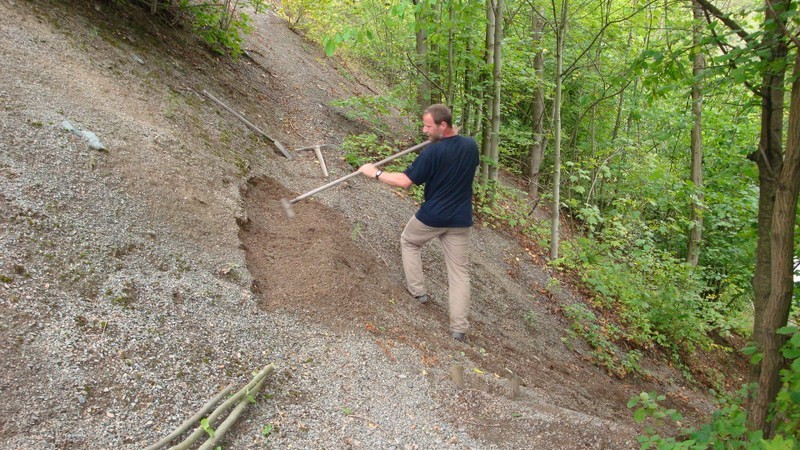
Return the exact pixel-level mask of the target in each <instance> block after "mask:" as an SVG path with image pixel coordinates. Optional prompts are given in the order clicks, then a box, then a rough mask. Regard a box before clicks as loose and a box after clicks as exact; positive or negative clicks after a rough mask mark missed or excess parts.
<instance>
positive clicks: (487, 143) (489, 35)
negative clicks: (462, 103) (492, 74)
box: [481, 0, 496, 185]
mask: <svg viewBox="0 0 800 450" xmlns="http://www.w3.org/2000/svg"><path fill="white" fill-rule="evenodd" d="M493 1H494V0H487V1H486V49H485V50H484V62H485V63H486V67H491V64H492V62H493V61H494V35H495V32H494V28H495V26H496V21H495V17H494V8H493ZM488 78H489V77H488V75H487V74H486V72H482V73H481V80H482V83H481V86H483V87H484V88H485V87H486V86H487V84H488V80H487V79H488ZM481 98H482V100H483V108H481V109H482V110H483V111H486V107H487V106H488V105H491V104H492V103H491V100H490V97H489V93H488V92H486V91H484V92H483V95H482V96H481ZM491 121H492V118H491V117H490V116H489V115H488V114H486V113H483V121H482V122H483V126H482V127H481V128H483V130H482V133H481V155H483V158H482V161H481V184H483V185H486V184H487V183H488V182H489V164H488V162H487V161H488V160H489V157H490V156H491V155H490V147H491V131H490V130H491V127H492V122H491Z"/></svg>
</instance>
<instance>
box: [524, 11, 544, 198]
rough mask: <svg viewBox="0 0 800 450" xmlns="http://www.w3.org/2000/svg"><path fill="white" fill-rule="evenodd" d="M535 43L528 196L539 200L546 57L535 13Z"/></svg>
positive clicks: (540, 25) (540, 24)
mask: <svg viewBox="0 0 800 450" xmlns="http://www.w3.org/2000/svg"><path fill="white" fill-rule="evenodd" d="M533 17H534V22H533V33H534V36H535V39H534V42H536V45H537V47H538V49H537V51H536V53H535V54H534V56H533V71H534V73H535V74H536V86H535V87H534V88H533V122H532V124H531V127H532V129H533V143H532V144H531V146H530V151H529V153H528V155H529V156H528V158H529V160H530V163H529V164H528V194H530V196H531V198H534V199H538V198H539V176H540V171H541V167H542V159H543V157H544V148H545V143H546V142H545V136H544V57H543V56H542V48H541V39H542V31H544V21H543V20H542V19H540V18H539V16H538V14H537V13H536V11H534V12H533Z"/></svg>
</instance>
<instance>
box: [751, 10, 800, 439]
mask: <svg viewBox="0 0 800 450" xmlns="http://www.w3.org/2000/svg"><path fill="white" fill-rule="evenodd" d="M788 3H789V2H788V0H780V1H776V2H773V3H772V8H773V9H774V11H776V12H778V14H780V13H781V12H783V11H786V8H787V7H788ZM767 6H768V7H767V12H766V16H765V22H773V23H774V20H775V17H774V15H773V14H772V12H771V11H770V8H769V5H767ZM763 48H768V49H770V50H771V52H770V54H769V56H768V57H767V58H765V60H764V61H763V62H764V63H766V65H767V68H766V69H764V76H763V82H762V86H761V88H762V98H761V138H760V140H759V144H758V147H759V148H758V149H757V150H756V151H755V152H753V153H752V154H750V155H749V158H751V159H753V160H755V162H756V164H757V165H758V183H759V197H758V242H757V244H756V266H755V274H754V276H753V291H754V293H755V300H754V303H753V308H754V318H753V340H754V342H755V345H756V348H757V350H758V351H759V352H762V353H763V354H764V359H763V360H762V362H761V364H756V365H754V366H753V367H752V369H751V371H750V382H751V383H764V381H767V385H769V384H771V383H770V382H769V381H768V380H769V377H777V376H778V374H777V373H773V372H772V369H773V367H772V366H771V364H773V358H774V356H773V355H770V356H769V359H768V355H767V354H766V352H767V351H772V347H773V346H774V344H775V342H773V341H774V339H773V337H772V335H773V334H774V329H772V331H771V332H770V327H772V326H774V324H771V323H767V322H768V318H767V308H768V305H769V304H770V298H772V290H773V289H774V288H775V286H773V285H772V282H773V280H772V276H773V271H774V270H775V268H773V267H772V263H773V254H772V251H773V249H772V232H773V219H774V217H775V215H774V213H775V199H776V192H777V177H778V175H779V174H780V173H781V166H782V164H783V148H782V140H783V101H784V89H783V85H784V78H785V75H786V68H785V67H786V66H785V64H782V60H783V59H785V58H786V55H787V42H786V39H785V37H784V35H783V33H782V32H781V31H780V30H779V29H777V26H775V25H774V24H773V25H771V26H769V25H765V35H764V39H763ZM794 131H795V133H797V132H798V131H800V130H797V129H795V130H794ZM793 139H794V138H793ZM772 320H774V318H772V317H771V318H769V321H772ZM765 360H766V363H765ZM765 364H767V365H766V366H765ZM764 370H767V372H766V373H762V372H763V371H764ZM771 392H772V391H771V389H770V388H769V386H761V387H759V390H758V391H757V392H756V393H755V395H754V397H753V398H752V399H751V401H750V402H749V403H748V405H747V423H748V426H749V427H750V428H751V429H753V430H759V429H760V430H765V428H766V423H767V422H766V420H767V415H768V412H769V404H770V403H771V402H772V401H773V400H774V396H773V397H770V393H771Z"/></svg>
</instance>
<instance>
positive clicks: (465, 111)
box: [460, 38, 473, 136]
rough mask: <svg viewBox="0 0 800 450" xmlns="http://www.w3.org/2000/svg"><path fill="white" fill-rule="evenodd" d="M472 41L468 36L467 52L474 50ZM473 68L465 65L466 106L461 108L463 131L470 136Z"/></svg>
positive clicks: (464, 97)
mask: <svg viewBox="0 0 800 450" xmlns="http://www.w3.org/2000/svg"><path fill="white" fill-rule="evenodd" d="M471 43H472V41H471V40H470V39H469V38H467V43H466V50H465V52H466V53H467V54H469V53H470V51H471V50H472V45H471ZM472 74H473V69H472V68H471V67H469V65H465V67H464V96H463V97H462V98H463V100H464V106H463V108H462V109H461V130H460V131H461V133H463V134H465V135H467V136H469V135H471V134H472V131H473V130H472V127H471V126H470V120H472V107H473V101H472V97H473V95H472V78H473V76H472Z"/></svg>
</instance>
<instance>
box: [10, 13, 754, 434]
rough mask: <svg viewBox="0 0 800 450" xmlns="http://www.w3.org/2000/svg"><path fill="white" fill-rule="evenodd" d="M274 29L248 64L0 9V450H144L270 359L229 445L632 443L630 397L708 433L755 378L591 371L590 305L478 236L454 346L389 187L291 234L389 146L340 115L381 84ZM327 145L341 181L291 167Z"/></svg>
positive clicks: (104, 26)
mask: <svg viewBox="0 0 800 450" xmlns="http://www.w3.org/2000/svg"><path fill="white" fill-rule="evenodd" d="M254 20H255V28H256V29H255V32H254V33H253V34H252V35H249V36H248V37H247V42H246V45H245V48H246V49H247V50H248V53H249V55H250V56H249V57H243V58H241V59H239V60H238V61H231V60H230V59H229V58H226V57H219V56H217V55H215V54H213V53H211V52H209V51H208V50H207V49H206V48H205V47H204V46H203V45H202V44H201V43H199V42H198V41H197V39H196V38H195V37H193V36H192V35H191V34H190V33H188V32H187V31H185V30H182V29H181V28H179V27H171V26H168V25H165V21H162V20H159V19H156V18H154V17H151V16H147V15H146V14H145V12H144V11H139V10H136V9H130V8H125V7H120V6H118V5H116V4H115V2H104V1H87V2H66V1H64V2H61V1H47V0H30V1H23V0H0V133H2V139H0V276H2V278H0V280H2V281H0V316H1V317H2V323H0V350H1V351H2V355H3V357H2V358H1V359H0V394H2V397H3V402H0V448H4V449H5V448H7V449H34V448H36V449H46V448H69V449H76V448H87V449H98V448H115V449H121V448H130V449H134V448H142V447H144V446H146V444H150V443H152V442H155V441H156V440H158V439H159V438H160V437H162V436H164V435H166V434H167V433H169V431H171V430H172V429H174V428H175V427H176V426H177V425H178V424H179V423H180V422H181V421H183V420H184V419H185V418H187V417H189V416H191V415H192V414H193V413H194V411H196V410H197V409H198V408H199V407H200V405H202V404H203V403H205V401H206V400H208V399H209V398H211V397H212V396H213V395H214V394H215V393H216V392H217V391H219V390H220V389H221V388H222V387H224V386H226V385H228V384H231V383H235V384H237V385H242V384H244V383H245V382H246V381H247V380H248V379H249V378H250V376H251V373H252V372H253V371H255V370H258V369H259V368H261V367H263V366H265V365H267V364H269V363H274V364H275V367H276V370H275V374H274V375H272V376H271V377H270V379H269V382H268V383H267V387H266V388H265V390H266V393H267V395H260V396H258V397H257V399H256V402H255V403H254V404H253V405H252V406H251V408H250V409H249V410H248V412H247V413H246V414H245V417H244V418H243V419H242V420H240V422H239V423H238V424H237V426H236V427H234V429H233V430H232V431H231V434H230V436H229V437H227V438H226V439H225V448H234V449H240V448H265V447H268V448H271V447H274V448H290V447H295V448H369V449H372V448H543V449H544V448H547V449H557V448H558V449H562V448H563V449H583V448H608V449H619V448H637V447H638V444H637V442H636V436H637V435H638V434H640V433H641V431H642V428H643V427H642V425H640V424H636V423H634V421H633V420H632V414H631V411H630V410H629V409H628V408H627V406H626V403H627V401H628V399H629V398H630V397H632V396H634V395H637V394H639V393H640V392H643V391H647V392H652V391H655V392H658V393H661V394H664V395H666V400H665V404H666V405H667V406H670V407H674V408H677V409H678V410H679V411H681V412H682V413H683V414H684V416H685V423H683V425H692V424H696V423H699V422H700V421H702V420H704V419H706V418H707V417H708V415H709V414H710V413H711V412H712V411H713V404H712V399H711V398H710V396H709V394H708V390H709V388H710V387H712V386H713V387H715V388H720V387H727V388H734V387H736V386H738V384H739V383H741V382H742V381H743V378H742V377H743V373H744V372H743V369H744V367H743V365H742V362H741V361H740V360H738V359H733V358H732V357H730V356H727V357H726V356H725V352H719V354H718V355H717V356H714V355H705V354H704V355H695V356H694V357H690V358H689V359H690V360H691V361H692V363H693V365H692V366H691V367H690V370H691V371H692V373H693V375H694V377H693V378H694V379H695V380H696V381H694V382H688V381H687V379H686V377H685V376H684V375H685V374H683V373H681V371H680V370H678V369H677V368H675V367H672V366H671V365H670V364H668V363H665V362H664V360H663V357H662V355H659V354H658V353H655V352H645V353H644V356H643V358H642V360H641V361H640V366H641V368H642V374H628V375H627V376H625V377H624V378H620V377H617V376H615V375H613V374H609V373H607V372H606V371H604V370H602V369H600V368H598V367H597V366H595V365H593V364H592V363H591V357H590V349H588V348H587V347H586V345H585V344H582V343H581V342H578V341H575V340H573V339H571V338H569V337H568V335H567V333H566V332H565V329H566V328H568V327H569V323H567V321H566V320H565V319H564V317H563V314H562V310H563V308H564V307H565V306H566V305H569V304H572V303H575V302H579V301H581V300H582V299H581V293H580V289H579V288H577V287H574V286H572V285H571V284H570V283H569V280H568V277H562V275H560V274H558V273H556V272H555V271H553V270H552V269H551V268H550V267H548V266H547V264H546V260H545V258H544V257H542V256H541V254H540V253H539V252H538V251H537V249H535V248H530V247H529V248H525V247H523V246H521V245H520V244H519V243H518V241H517V240H516V239H515V238H514V237H513V236H510V235H509V234H508V233H505V232H503V231H502V230H498V229H495V228H493V227H491V226H488V225H487V224H485V223H482V222H481V221H478V223H476V226H475V227H474V229H473V234H472V238H471V240H472V241H471V249H472V250H471V268H470V276H471V279H472V316H471V328H470V330H469V334H468V337H467V340H466V342H465V343H461V342H458V341H455V340H453V339H452V338H451V337H450V334H449V332H448V329H447V322H448V320H447V301H446V294H447V281H446V273H445V269H444V262H443V259H442V255H441V251H440V249H439V247H438V245H437V244H436V243H432V244H431V245H429V246H428V247H427V248H426V252H425V254H424V262H425V265H426V276H427V279H428V286H427V287H428V290H429V292H430V293H431V295H432V298H433V300H432V301H431V302H429V303H428V304H427V305H418V304H416V303H415V301H414V300H413V299H412V298H410V297H409V295H408V294H407V293H406V291H405V289H404V285H403V279H402V269H401V263H400V254H399V235H400V232H401V230H402V227H403V226H404V225H405V223H406V221H407V220H408V218H409V217H410V216H411V215H412V214H413V212H414V210H415V207H416V205H415V204H414V201H413V200H412V199H411V198H410V197H409V196H407V195H406V194H405V193H403V192H401V191H398V190H395V189H391V188H389V187H387V186H385V185H382V184H380V183H376V182H374V181H373V180H367V179H364V178H361V177H356V178H354V179H352V180H350V181H348V182H346V183H344V184H343V185H341V186H338V187H336V188H332V189H329V190H327V191H325V192H323V193H321V194H319V195H317V196H315V197H314V198H313V199H309V200H305V201H302V202H298V203H297V204H295V205H294V211H295V212H296V216H295V217H294V218H293V219H288V218H287V217H286V216H285V214H284V211H283V209H282V207H281V204H280V199H282V198H293V197H295V196H297V195H298V194H299V193H302V192H306V191H308V190H310V189H313V188H316V187H318V186H320V185H322V184H325V183H327V182H328V181H330V180H331V179H334V178H337V177H340V176H343V175H345V174H347V173H350V172H351V171H353V170H354V169H353V168H352V167H350V166H348V165H347V164H346V163H345V162H344V160H343V158H342V151H341V149H340V147H339V144H341V142H342V141H343V140H344V139H345V138H346V137H347V136H348V135H352V134H356V133H363V132H366V131H369V128H368V126H367V125H366V124H364V123H360V122H358V121H351V120H348V119H347V118H346V117H345V114H344V112H343V111H342V110H341V109H339V108H337V107H333V106H331V103H330V102H331V101H333V100H336V99H344V98H348V97H351V96H364V95H375V94H376V93H379V92H381V91H382V88H381V86H380V84H379V83H378V82H375V81H373V80H370V79H369V78H368V77H366V76H365V75H363V74H361V73H359V71H358V70H357V69H356V68H355V67H354V66H352V65H348V64H347V63H346V62H345V61H343V60H341V59H334V58H327V57H325V55H324V54H323V53H322V52H321V51H320V50H319V49H318V48H317V47H316V46H315V45H314V44H312V43H310V42H308V41H306V40H304V39H303V38H302V37H301V36H299V35H298V34H297V33H295V32H293V31H292V30H290V29H289V27H288V26H287V23H286V22H285V21H284V20H283V19H281V18H280V17H278V16H277V15H276V14H274V12H272V11H267V12H266V13H264V14H261V15H257V16H255V18H254ZM204 91H207V92H209V93H211V94H212V95H214V96H215V97H216V98H218V99H220V100H222V101H223V102H225V103H226V104H228V105H230V106H231V107H232V108H234V109H235V110H237V111H239V112H240V113H241V114H243V115H244V116H245V117H247V118H248V119H249V120H250V121H251V122H253V123H254V124H256V125H257V126H258V127H259V128H261V129H262V130H264V131H265V132H266V133H267V134H269V135H270V136H272V137H273V138H276V139H277V140H278V141H280V142H281V143H282V144H283V145H284V146H285V147H286V148H288V149H289V151H290V152H291V154H293V156H294V157H293V158H292V159H287V158H285V157H284V156H282V155H281V154H280V153H279V152H277V151H276V149H275V147H274V146H273V145H271V144H270V143H269V142H267V141H265V140H262V139H259V138H258V137H257V136H256V135H255V134H254V133H253V132H251V131H250V130H249V129H247V128H246V127H245V126H244V125H243V124H242V123H241V122H240V121H238V120H237V119H236V118H235V117H233V115H231V114H229V113H228V112H226V111H225V110H222V109H221V108H220V107H218V106H217V105H216V104H214V103H213V102H212V101H210V100H209V98H208V97H207V96H206V95H204V94H203V92H204ZM64 121H69V122H70V123H71V124H72V125H73V126H75V127H78V128H82V129H84V130H87V131H92V132H93V133H95V134H96V136H97V137H98V139H99V140H100V141H101V142H102V143H103V144H104V145H105V147H107V149H106V150H95V149H92V148H90V147H89V146H88V145H87V142H86V140H85V139H84V138H82V137H79V136H76V135H75V134H73V133H70V132H68V131H66V130H65V129H64V123H63V122H64ZM406 126H411V127H418V121H417V120H416V118H397V119H396V121H395V122H394V123H392V127H393V128H395V129H396V130H397V132H401V131H402V130H403V128H404V127H406ZM419 140H420V141H421V140H422V137H421V136H419ZM317 144H327V145H328V146H326V147H324V148H323V153H324V156H325V161H326V163H327V166H328V169H329V171H330V172H331V174H330V176H329V177H328V178H327V179H326V178H324V177H323V176H322V175H321V173H320V165H319V163H318V162H317V160H316V158H315V157H314V153H313V152H307V151H303V152H298V151H295V150H294V149H298V148H302V147H307V146H310V145H317ZM412 144H413V142H409V145H412ZM539 214H542V215H540V216H538V217H537V220H542V221H545V220H547V217H546V215H544V213H542V212H539ZM554 277H557V278H559V279H561V280H562V281H561V282H560V283H557V284H556V283H553V282H551V280H552V279H553V278H554ZM555 285H557V286H558V288H556V289H553V288H552V287H553V286H555ZM547 287H550V288H547ZM720 344H722V347H723V348H724V347H725V346H727V345H729V344H727V343H726V342H724V341H720ZM730 354H735V352H730V353H728V355H730ZM720 355H721V356H720ZM687 356H690V355H687ZM454 365H459V366H461V367H463V368H465V374H464V377H465V383H466V386H465V387H464V388H458V387H457V386H455V385H454V384H453V383H452V381H451V368H452V367H453V366H454ZM514 375H516V376H519V377H520V378H521V380H522V388H521V393H520V395H519V396H518V397H516V398H512V396H511V395H509V389H510V388H509V385H510V379H511V378H512V376H514ZM265 429H266V430H271V432H270V433H265V432H264V431H265ZM673 431H674V428H673Z"/></svg>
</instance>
